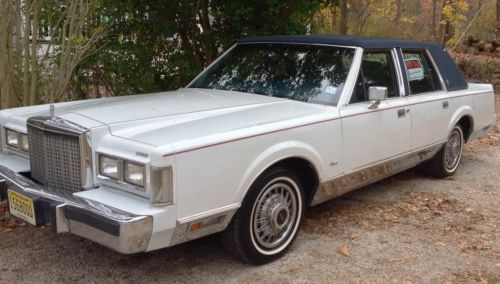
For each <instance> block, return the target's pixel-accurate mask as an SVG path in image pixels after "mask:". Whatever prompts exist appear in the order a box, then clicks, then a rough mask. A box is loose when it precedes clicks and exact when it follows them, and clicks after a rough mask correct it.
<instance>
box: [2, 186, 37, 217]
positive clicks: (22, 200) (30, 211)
mask: <svg viewBox="0 0 500 284" xmlns="http://www.w3.org/2000/svg"><path fill="white" fill-rule="evenodd" d="M7 196H8V198H9V211H10V214H12V215H14V216H16V217H17V218H19V219H21V220H24V221H26V222H28V223H30V224H32V225H34V226H36V219H35V206H34V205H33V200H32V199H31V198H29V197H26V196H24V195H22V194H20V193H17V192H15V191H12V190H10V189H9V190H8V191H7Z"/></svg>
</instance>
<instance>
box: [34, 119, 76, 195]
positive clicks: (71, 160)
mask: <svg viewBox="0 0 500 284" xmlns="http://www.w3.org/2000/svg"><path fill="white" fill-rule="evenodd" d="M28 141H29V145H30V163H31V177H32V178H33V179H35V180H36V181H38V182H39V183H41V184H43V185H46V186H48V187H49V188H52V189H58V190H65V191H70V192H78V191H81V188H82V178H81V172H82V171H81V161H82V157H81V151H80V137H79V136H76V135H68V134H61V133H58V132H53V131H48V130H42V129H39V128H36V127H33V126H30V125H28Z"/></svg>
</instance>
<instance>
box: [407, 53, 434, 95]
mask: <svg viewBox="0 0 500 284" xmlns="http://www.w3.org/2000/svg"><path fill="white" fill-rule="evenodd" d="M403 57H404V61H405V66H406V75H407V76H408V82H409V83H410V94H412V95H417V94H422V93H428V92H434V91H439V90H442V89H443V87H442V86H441V84H440V83H439V78H438V75H437V72H436V69H435V68H434V66H433V65H432V64H431V61H430V60H429V57H428V56H427V54H426V53H425V52H424V51H405V50H403Z"/></svg>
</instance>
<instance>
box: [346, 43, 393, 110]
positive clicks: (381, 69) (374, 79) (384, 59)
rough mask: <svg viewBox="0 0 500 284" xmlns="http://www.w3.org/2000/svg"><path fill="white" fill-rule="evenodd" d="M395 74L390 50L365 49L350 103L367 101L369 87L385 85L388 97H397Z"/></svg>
mask: <svg viewBox="0 0 500 284" xmlns="http://www.w3.org/2000/svg"><path fill="white" fill-rule="evenodd" d="M396 76H397V75H396V70H395V68H394V61H393V60H392V56H391V52H390V51H373V52H371V51H365V53H364V54H363V61H362V63H361V70H360V72H359V75H358V79H357V81H356V85H355V88H354V93H353V94H352V97H351V101H350V103H351V104H353V103H359V102H367V101H368V89H369V88H370V87H387V91H388V94H387V96H388V97H390V98H391V97H398V96H399V93H398V84H397V80H396V78H397V77H396Z"/></svg>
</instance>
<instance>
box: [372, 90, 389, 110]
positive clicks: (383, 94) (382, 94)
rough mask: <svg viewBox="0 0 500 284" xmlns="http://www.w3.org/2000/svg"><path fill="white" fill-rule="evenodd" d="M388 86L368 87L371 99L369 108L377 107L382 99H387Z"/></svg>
mask: <svg viewBox="0 0 500 284" xmlns="http://www.w3.org/2000/svg"><path fill="white" fill-rule="evenodd" d="M387 93H388V90H387V87H370V88H368V99H369V100H370V105H369V106H368V108H369V109H376V108H377V107H378V106H379V105H380V102H381V101H385V100H386V99H387Z"/></svg>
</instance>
